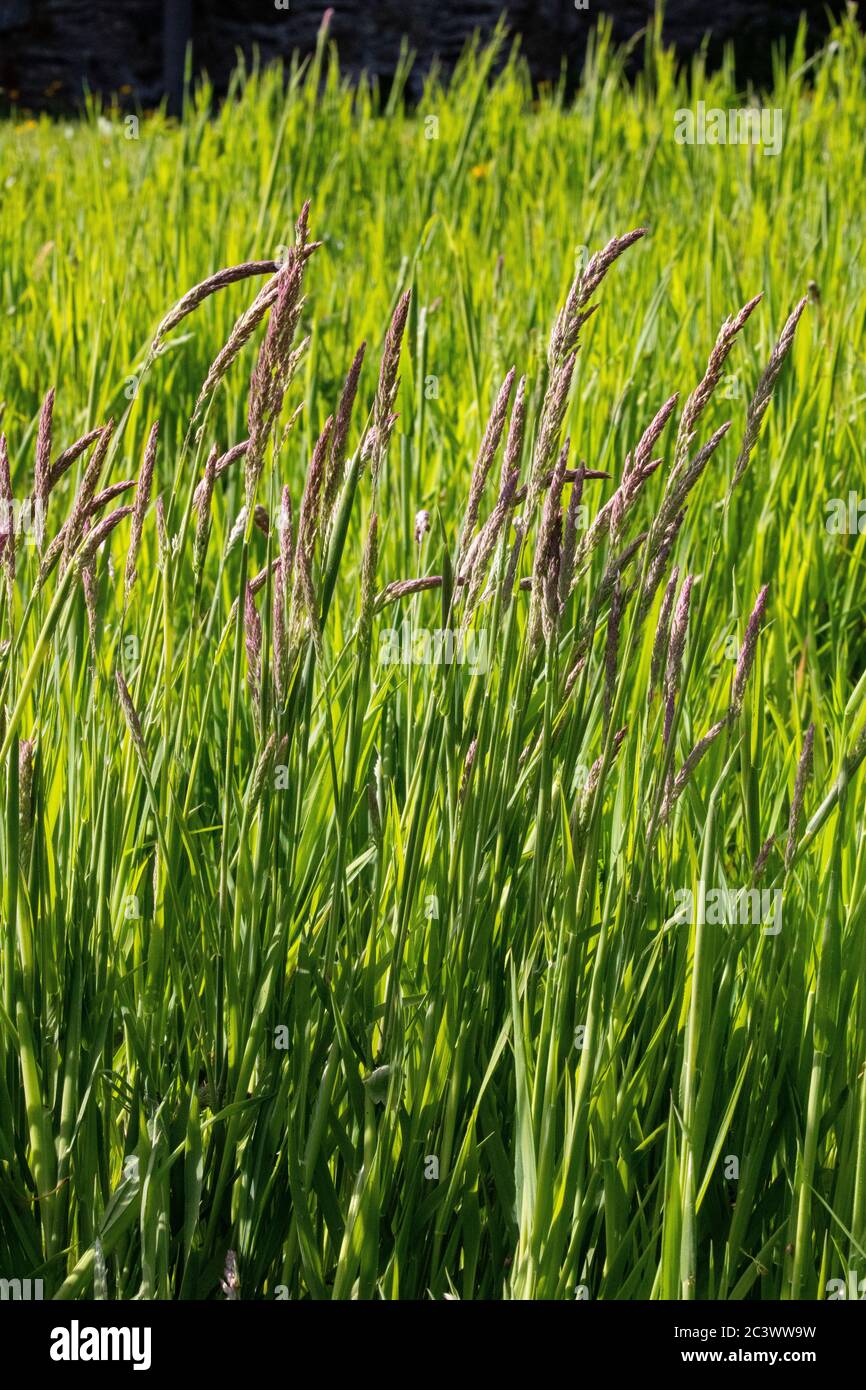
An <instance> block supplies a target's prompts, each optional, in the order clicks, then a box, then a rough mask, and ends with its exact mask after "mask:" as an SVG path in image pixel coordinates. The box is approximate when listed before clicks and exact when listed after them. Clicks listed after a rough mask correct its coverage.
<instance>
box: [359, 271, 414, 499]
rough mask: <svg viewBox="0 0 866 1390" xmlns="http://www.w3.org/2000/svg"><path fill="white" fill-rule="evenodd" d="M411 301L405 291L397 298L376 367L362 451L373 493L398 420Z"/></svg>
mask: <svg viewBox="0 0 866 1390" xmlns="http://www.w3.org/2000/svg"><path fill="white" fill-rule="evenodd" d="M411 297H412V291H411V290H406V291H405V292H404V293H403V294H402V295H401V296H400V298H399V300H398V301H397V307H396V309H395V310H394V313H393V316H392V318H391V322H390V324H389V325H388V332H387V333H386V335H385V343H384V346H383V348H382V358H381V362H380V364H379V384H378V386H377V388H376V398H375V401H374V402H373V422H372V425H371V426H370V430H369V432H368V435H367V438H366V440H365V441H364V448H363V450H362V457H364V458H369V460H370V474H371V476H372V479H373V488H374V490H375V489H376V488H377V487H378V483H379V473H380V471H381V468H382V463H383V461H384V459H385V455H386V453H387V452H388V444H389V442H390V439H391V431H392V430H393V428H394V424H395V422H396V420H397V416H396V415H395V414H394V402H395V401H396V399H397V391H398V389H399V386H400V380H399V377H398V375H397V372H398V369H399V366H400V349H401V346H402V343H403V334H404V332H405V329H406V320H407V318H408V316H409V303H410V300H411Z"/></svg>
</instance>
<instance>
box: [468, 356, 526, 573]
mask: <svg viewBox="0 0 866 1390" xmlns="http://www.w3.org/2000/svg"><path fill="white" fill-rule="evenodd" d="M514 376H515V371H514V368H513V367H512V368H511V370H510V371H509V372H508V374H507V376H506V378H505V380H504V381H503V383H502V385H501V386H500V388H499V391H498V392H497V396H496V400H495V401H494V403H493V409H492V411H491V412H490V418H489V419H488V421H487V426H486V428H485V430H484V436H483V438H482V440H481V447H480V448H479V450H478V454H477V456H476V459H475V463H474V465H473V468H472V476H471V478H470V481H469V498H468V501H467V503H466V512H465V515H464V517H463V525H462V527H461V530H460V549H459V553H458V560H457V568H458V570H460V569H462V566H463V561H464V559H465V557H466V552H467V550H468V549H469V546H470V544H471V542H472V537H473V534H474V531H475V523H476V521H477V520H478V508H479V506H480V503H481V497H482V494H483V492H484V486H485V484H486V482H487V476H488V474H489V472H490V469H491V468H492V466H493V461H494V459H495V458H496V454H497V451H498V449H499V443H500V440H501V439H502V434H503V431H504V429H505V419H506V416H507V414H508V402H509V400H510V399H511V388H512V386H513V385H514Z"/></svg>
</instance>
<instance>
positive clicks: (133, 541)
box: [123, 420, 159, 608]
mask: <svg viewBox="0 0 866 1390" xmlns="http://www.w3.org/2000/svg"><path fill="white" fill-rule="evenodd" d="M158 437H159V421H158V420H155V421H154V423H153V424H152V425H151V427H150V434H149V435H148V438H147V444H146V445H145V450H144V458H143V460H142V464H141V471H140V472H139V475H138V484H137V486H136V489H135V501H134V503H133V511H132V528H131V531H130V537H129V550H128V552H127V556H126V571H125V574H124V579H123V604H124V608H125V607H126V604H127V602H128V601H129V595H130V594H131V593H132V588H133V585H134V584H135V581H136V578H137V577H138V576H137V572H136V568H135V565H136V560H137V559H138V552H139V549H140V547H141V537H142V533H143V531H144V517H145V513H146V512H147V508H148V505H149V503H150V489H151V485H152V483H153V470H154V467H155V465H156V444H157V439H158Z"/></svg>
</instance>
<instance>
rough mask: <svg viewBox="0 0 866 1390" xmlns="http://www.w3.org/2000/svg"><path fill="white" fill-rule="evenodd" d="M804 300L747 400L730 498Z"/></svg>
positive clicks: (796, 309) (755, 438) (802, 300)
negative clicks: (749, 399)
mask: <svg viewBox="0 0 866 1390" xmlns="http://www.w3.org/2000/svg"><path fill="white" fill-rule="evenodd" d="M807 302H808V295H806V296H804V297H803V298H802V299H801V300H800V302H799V304H798V305H797V306H796V308H795V309H794V312H793V313H792V314H791V316H790V317H789V319H788V320H787V322H786V324H785V326H784V328H783V329H782V332H781V334H780V335H779V339H778V342H777V343H776V344H775V346H774V348H773V351H772V352H771V353H770V360H769V362H768V363H767V365H766V367H765V368H764V371H763V373H762V375H761V379H760V381H759V382H758V386H757V389H756V391H755V394H754V396H753V397H752V399H751V401H750V402H749V407H748V410H747V411H746V428H745V431H744V433H743V441H742V443H741V445H740V452H739V454H738V455H737V461H736V463H735V465H734V476H733V478H732V479H731V485H730V488H729V489H728V498H730V496H731V493H732V492H733V491H734V488H735V487H736V486H737V484H738V483H739V482H740V480H741V479H742V477H743V474H744V473H745V471H746V469H747V468H748V466H749V459H750V458H751V456H752V451H753V450H754V447H755V445H756V444H757V442H758V435H759V433H760V430H761V424H762V423H763V419H764V416H765V415H766V413H767V407H768V406H769V404H770V400H771V398H772V395H773V391H774V390H775V387H776V382H777V380H778V377H779V373H780V372H781V370H782V366H783V364H784V361H785V358H786V357H787V355H788V353H789V352H790V350H791V346H792V344H793V342H794V334H795V332H796V331H797V324H798V323H799V322H800V317H801V315H802V313H803V310H804V309H805V307H806V304H807Z"/></svg>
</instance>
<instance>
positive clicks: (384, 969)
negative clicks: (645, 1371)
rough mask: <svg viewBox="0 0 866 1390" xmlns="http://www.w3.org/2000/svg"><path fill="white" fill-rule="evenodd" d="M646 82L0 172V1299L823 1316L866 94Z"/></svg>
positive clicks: (339, 101) (787, 74) (514, 86)
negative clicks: (685, 138)
mask: <svg viewBox="0 0 866 1390" xmlns="http://www.w3.org/2000/svg"><path fill="white" fill-rule="evenodd" d="M641 42H643V40H642V41H641ZM645 43H646V61H645V64H644V67H643V70H642V72H641V73H640V75H639V76H637V77H635V78H630V79H627V78H626V75H625V66H626V57H625V55H624V54H622V53H618V52H616V51H615V50H614V49H613V48H612V47H611V44H610V40H609V36H608V32H607V31H606V30H605V29H604V27H602V28H601V29H600V30H598V31H597V33H596V36H595V40H594V43H593V46H592V48H591V51H590V56H589V59H588V62H587V67H586V71H585V73H584V76H583V79H582V82H581V84H580V86H579V88H578V90H577V91H576V92H575V93H574V94H573V95H567V94H566V92H565V90H564V88H551V87H542V88H541V89H540V90H538V91H533V89H532V86H531V84H530V81H529V78H528V75H527V73H526V71H525V69H524V66H523V64H522V61H521V59H520V56H519V53H518V52H515V51H512V50H511V49H510V48H509V46H508V45H507V44H506V42H505V40H504V39H501V40H500V42H499V44H498V48H497V45H496V44H494V45H493V46H490V47H486V48H485V47H482V46H475V47H474V48H473V49H471V50H470V51H468V52H467V54H466V55H465V57H464V59H463V60H462V62H461V64H460V66H459V68H458V69H457V71H456V72H455V73H454V75H453V77H451V78H450V79H448V80H447V81H446V80H444V79H441V78H440V77H439V76H438V75H437V74H436V73H435V72H434V73H433V74H432V75H431V76H430V78H429V80H428V81H427V85H426V87H425V90H424V94H423V96H422V97H421V99H420V101H419V102H418V103H417V104H416V105H415V106H412V107H410V106H409V105H408V103H407V102H405V101H404V98H403V84H404V82H405V78H406V72H407V70H408V64H409V63H410V61H411V55H407V56H406V60H405V63H404V65H403V67H402V68H401V71H400V72H399V73H398V75H397V79H396V81H395V83H394V86H393V88H392V89H391V90H390V91H389V92H388V94H387V95H382V94H380V93H379V92H378V91H377V90H376V89H374V88H373V87H371V86H370V85H368V84H365V83H363V82H362V83H361V84H360V85H357V84H356V85H351V84H350V83H349V82H348V80H347V79H345V78H344V77H342V76H341V74H340V69H339V63H338V56H337V54H336V53H335V52H334V51H333V50H332V48H331V46H330V44H329V43H328V41H327V38H326V35H325V34H323V35H322V38H321V41H320V45H319V50H318V53H317V55H316V57H315V58H314V59H312V60H310V61H309V62H308V63H306V64H303V65H302V64H299V63H295V64H294V65H292V66H291V67H290V68H286V69H285V70H279V69H268V70H261V71H260V70H256V69H253V70H249V71H240V70H239V71H238V73H237V75H236V78H235V79H234V81H233V85H232V88H231V90H230V92H229V95H228V98H227V99H226V100H225V101H224V102H223V103H220V104H218V103H216V102H215V101H214V98H213V93H212V92H211V91H210V90H209V88H208V86H207V83H206V82H203V83H201V84H200V85H199V86H198V87H196V89H195V90H194V91H193V92H191V95H190V100H189V104H188V108H187V113H186V115H185V117H184V119H183V120H182V121H181V122H177V121H174V120H171V119H169V118H167V117H166V116H165V115H164V114H163V113H161V112H150V113H148V112H142V113H139V114H138V115H137V116H135V117H131V116H130V115H129V114H128V113H126V112H124V111H122V110H120V109H118V108H114V107H112V106H111V105H100V104H99V103H97V102H96V101H92V102H90V103H89V104H88V107H87V110H86V111H85V112H84V113H83V114H82V116H81V117H80V118H79V117H75V118H72V117H70V118H68V119H62V118H61V119H49V118H48V117H46V116H41V117H38V118H33V117H29V116H27V115H26V114H25V113H20V112H14V111H13V112H12V114H11V116H10V118H9V119H7V120H4V121H3V123H2V125H0V190H2V196H0V249H2V256H0V411H2V415H0V430H2V433H3V436H4V437H5V441H6V443H5V444H4V445H3V447H2V450H0V493H2V496H0V504H2V507H3V522H2V525H0V568H2V576H0V687H2V690H0V719H2V727H0V823H2V831H0V868H2V904H0V921H2V931H0V1276H2V1277H5V1278H7V1279H12V1278H25V1277H30V1278H34V1279H36V1278H41V1279H42V1280H43V1281H44V1287H45V1296H46V1298H47V1297H52V1298H57V1299H63V1300H75V1299H92V1298H107V1299H121V1300H126V1299H154V1298H158V1299H182V1300H186V1299H223V1298H230V1299H231V1298H241V1299H245V1300H246V1299H251V1300H255V1299H275V1298H290V1299H316V1300H324V1299H382V1300H404V1299H444V1298H458V1299H539V1300H540V1299H561V1300H574V1299H575V1298H590V1299H602V1300H638V1299H667V1300H671V1299H711V1298H720V1299H729V1300H740V1299H751V1300H762V1299H767V1300H772V1299H808V1300H815V1299H824V1298H827V1297H838V1296H840V1293H839V1290H840V1287H841V1288H842V1289H844V1290H847V1291H848V1296H851V1293H850V1290H851V1287H852V1280H853V1281H854V1284H855V1285H856V1284H857V1283H859V1281H861V1280H862V1279H864V1278H866V1070H864V1068H866V994H864V985H866V843H864V825H863V814H862V804H863V799H862V798H863V777H864V773H863V770H862V766H861V765H862V763H863V760H864V757H866V701H864V695H866V628H864V605H863V594H864V582H866V566H864V538H863V535H862V534H861V525H862V529H863V530H866V501H864V500H863V499H864V498H866V466H864V465H866V459H864V452H866V446H864V433H863V420H864V413H863V407H864V402H866V359H864V352H863V347H864V314H866V273H864V266H866V260H864V234H866V209H864V202H863V196H862V189H863V187H864V184H866V168H864V163H866V138H864V136H866V92H864V71H866V42H864V38H863V36H862V35H861V34H860V32H859V31H858V29H857V27H856V25H855V24H854V22H853V20H849V21H846V22H845V23H843V24H842V25H841V26H840V27H839V28H838V29H837V30H836V31H835V33H834V34H833V37H832V41H831V42H830V44H829V45H828V47H827V48H826V49H825V50H823V51H822V52H821V53H819V54H817V55H815V56H814V57H813V58H809V59H807V58H806V56H805V53H804V47H803V43H802V41H801V42H800V44H799V45H798V47H797V49H796V50H795V51H794V52H793V53H792V54H791V55H789V57H787V58H782V57H781V56H779V57H778V58H777V60H776V62H775V63H774V80H773V85H772V88H771V89H770V90H768V91H767V92H765V93H763V94H761V95H760V96H759V97H757V98H755V99H754V102H755V104H757V105H760V106H762V107H765V108H768V109H770V110H774V111H775V110H778V111H780V112H781V113H782V115H783V129H784V137H783V140H782V144H781V148H780V151H779V153H778V154H776V155H773V154H768V153H765V151H764V149H763V148H762V147H761V146H760V145H755V144H743V145H732V144H729V145H711V144H693V145H688V144H680V143H678V142H677V140H676V139H675V138H674V131H675V117H676V112H677V111H678V110H681V109H684V108H694V107H695V105H696V103H697V102H698V101H703V102H704V103H705V105H706V108H707V109H708V110H709V109H711V108H720V109H722V110H729V109H731V108H740V107H744V106H746V105H748V104H750V100H749V98H748V94H744V93H742V92H741V91H738V89H737V85H736V79H735V75H734V71H733V64H732V61H730V60H729V61H726V62H725V63H724V65H723V66H722V68H721V69H720V70H719V71H717V72H715V73H713V74H708V73H707V72H706V71H705V70H704V68H703V65H702V63H701V62H700V60H697V61H695V62H694V63H693V65H692V66H691V68H690V69H688V70H685V71H680V70H678V68H677V66H676V64H675V61H674V59H673V57H672V55H671V54H670V53H668V52H666V51H665V50H664V48H663V46H662V44H661V43H660V41H659V37H658V34H657V33H651V34H650V35H649V36H648V37H647V39H646V41H645ZM503 60H504V61H503ZM307 200H309V204H310V205H309V210H308V212H304V211H303V209H304V205H305V203H306V201H307ZM641 229H644V231H643V234H642V235H639V236H634V237H631V236H630V234H631V233H633V232H637V231H639V230H641ZM316 243H319V244H318V245H316ZM250 263H255V264H254V266H253V268H252V269H250ZM235 266H244V267H246V269H245V270H244V271H243V272H242V273H241V272H238V275H237V277H236V278H235V277H232V276H231V275H229V276H224V277H222V279H221V280H220V279H218V280H217V281H216V282H215V284H209V283H208V281H209V277H212V276H214V275H215V273H216V272H218V271H220V270H221V269H223V268H226V267H235ZM202 285H204V289H200V290H199V291H198V293H197V294H194V295H193V296H192V299H191V300H184V299H183V296H185V295H186V294H187V292H188V291H189V290H190V289H191V287H194V286H202ZM211 291H212V292H211ZM759 295H761V296H762V298H761V299H760V301H759V302H757V303H753V302H752V301H753V300H755V298H756V296H759ZM178 303H180V306H181V307H180V308H179V309H178V310H177V311H176V312H175V313H174V314H173V315H172V314H170V311H171V309H172V306H175V305H178ZM593 308H594V309H595V312H592V313H590V311H591V310H592V309H593ZM187 311H188V312H187ZM167 316H168V317H167ZM362 344H365V345H366V347H365V350H364V352H363V354H362V355H360V356H359V355H358V354H359V349H360V347H361V345H362ZM225 345H228V346H227V347H226V346H225ZM51 392H53V393H54V394H53V396H52V395H50V394H49V393H51ZM110 422H113V423H110ZM157 423H158V429H157V430H156V431H154V428H153V427H154V425H155V424H157ZM81 441H84V443H81ZM76 442H78V443H76ZM73 446H74V447H73ZM6 460H8V467H7V463H6ZM410 581H417V582H410ZM840 1281H841V1282H840Z"/></svg>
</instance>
